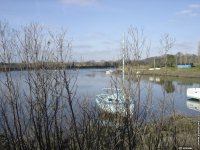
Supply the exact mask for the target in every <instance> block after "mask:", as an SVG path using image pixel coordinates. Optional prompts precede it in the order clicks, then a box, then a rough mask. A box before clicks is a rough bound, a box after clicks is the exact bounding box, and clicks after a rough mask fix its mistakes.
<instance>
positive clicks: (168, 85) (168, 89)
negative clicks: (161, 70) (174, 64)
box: [160, 80, 175, 93]
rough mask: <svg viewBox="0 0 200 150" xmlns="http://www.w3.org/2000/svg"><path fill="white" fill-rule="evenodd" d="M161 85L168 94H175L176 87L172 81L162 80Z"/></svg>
mask: <svg viewBox="0 0 200 150" xmlns="http://www.w3.org/2000/svg"><path fill="white" fill-rule="evenodd" d="M160 83H161V85H163V87H164V89H165V91H166V92H167V93H173V92H174V90H175V87H174V85H173V83H172V81H165V80H161V82H160Z"/></svg>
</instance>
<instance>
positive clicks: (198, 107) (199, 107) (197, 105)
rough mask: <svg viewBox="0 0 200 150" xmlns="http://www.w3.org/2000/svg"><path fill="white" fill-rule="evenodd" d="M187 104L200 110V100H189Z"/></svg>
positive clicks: (188, 106)
mask: <svg viewBox="0 0 200 150" xmlns="http://www.w3.org/2000/svg"><path fill="white" fill-rule="evenodd" d="M186 105H187V108H189V109H192V110H195V111H200V102H197V101H192V100H187V101H186Z"/></svg>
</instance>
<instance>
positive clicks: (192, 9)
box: [177, 4, 200, 17]
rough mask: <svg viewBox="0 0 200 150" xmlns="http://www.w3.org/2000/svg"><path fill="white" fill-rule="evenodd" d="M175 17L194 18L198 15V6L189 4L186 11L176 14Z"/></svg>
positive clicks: (199, 5) (199, 7)
mask: <svg viewBox="0 0 200 150" xmlns="http://www.w3.org/2000/svg"><path fill="white" fill-rule="evenodd" d="M177 15H182V16H190V17H195V16H199V15H200V4H190V5H188V6H187V7H186V9H184V10H181V11H179V12H177Z"/></svg>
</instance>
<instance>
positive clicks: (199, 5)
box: [188, 4, 200, 9]
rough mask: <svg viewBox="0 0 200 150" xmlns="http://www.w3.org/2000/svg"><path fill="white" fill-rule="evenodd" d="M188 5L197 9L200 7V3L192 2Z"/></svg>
mask: <svg viewBox="0 0 200 150" xmlns="http://www.w3.org/2000/svg"><path fill="white" fill-rule="evenodd" d="M188 7H189V8H191V9H197V8H200V4H191V5H189V6H188Z"/></svg>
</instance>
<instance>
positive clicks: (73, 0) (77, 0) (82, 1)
mask: <svg viewBox="0 0 200 150" xmlns="http://www.w3.org/2000/svg"><path fill="white" fill-rule="evenodd" d="M61 1H62V2H63V3H65V4H67V5H81V6H88V5H92V4H94V3H96V0H61Z"/></svg>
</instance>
